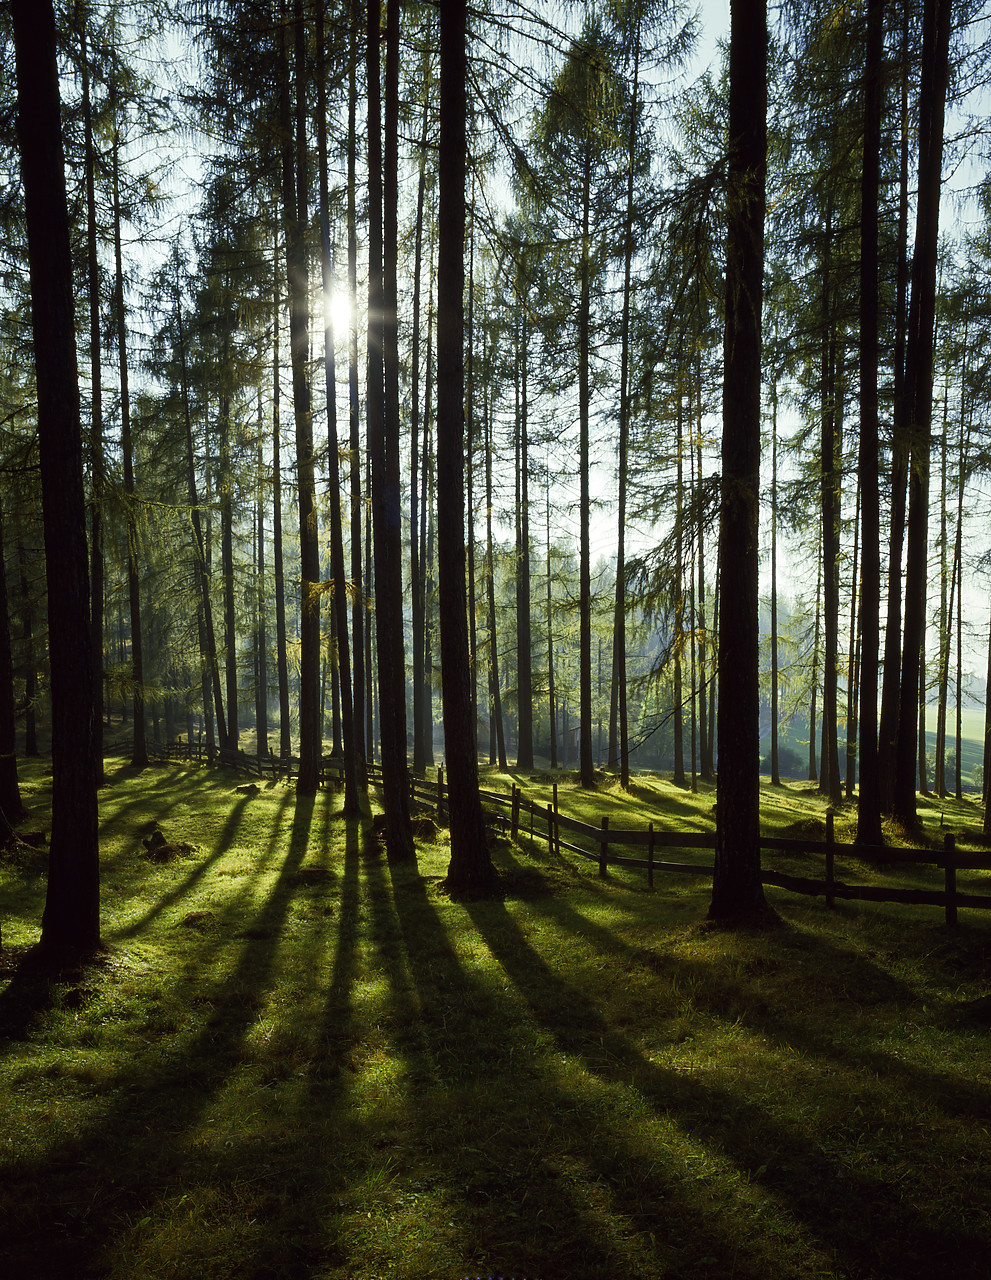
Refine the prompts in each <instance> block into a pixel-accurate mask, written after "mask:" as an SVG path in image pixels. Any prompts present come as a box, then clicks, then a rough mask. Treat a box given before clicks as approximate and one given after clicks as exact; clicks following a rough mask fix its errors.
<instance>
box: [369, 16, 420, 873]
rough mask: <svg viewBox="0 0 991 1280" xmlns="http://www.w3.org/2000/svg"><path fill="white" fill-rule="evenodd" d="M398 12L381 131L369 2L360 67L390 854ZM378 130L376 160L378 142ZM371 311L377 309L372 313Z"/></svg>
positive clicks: (398, 833) (399, 834)
mask: <svg viewBox="0 0 991 1280" xmlns="http://www.w3.org/2000/svg"><path fill="white" fill-rule="evenodd" d="M398 22H399V10H398V7H397V3H396V0H390V3H389V5H388V8H387V12H386V43H387V55H386V77H385V79H386V94H385V131H384V135H383V130H382V112H381V99H380V89H379V76H380V60H379V41H380V37H381V32H380V10H379V5H378V3H377V0H370V3H369V6H368V28H367V71H368V314H369V316H370V317H371V319H370V321H369V325H368V378H367V405H368V450H369V456H370V461H371V469H372V486H371V487H372V520H373V531H374V539H375V650H376V656H377V659H378V669H379V737H380V741H381V750H382V794H383V809H384V811H385V822H386V841H387V847H388V855H389V858H390V859H392V860H398V861H405V860H407V859H412V858H414V857H415V851H414V848H413V837H412V833H411V830H410V818H409V784H408V766H407V758H406V664H405V657H404V649H403V610H402V565H401V550H402V543H401V515H400V512H401V505H400V502H401V499H400V488H399V405H398V376H399V373H398V367H397V365H396V361H397V358H398V356H397V335H396V322H397V321H396V218H397V210H396V202H397V198H398V196H397V181H398V177H397V170H396V166H397V163H398V135H397V130H398V84H399V80H398V77H399V66H398V56H399V30H398ZM383 137H384V144H385V145H384V158H385V163H384V165H383V147H382V141H383ZM375 317H378V319H377V320H376V319H375Z"/></svg>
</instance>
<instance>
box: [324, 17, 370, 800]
mask: <svg viewBox="0 0 991 1280" xmlns="http://www.w3.org/2000/svg"><path fill="white" fill-rule="evenodd" d="M317 86H318V93H317V122H318V123H317V137H318V147H319V156H320V222H321V233H322V234H321V242H322V246H323V255H322V265H323V294H324V299H325V306H326V308H327V311H326V317H325V320H324V369H325V373H326V388H327V457H328V463H329V466H328V473H329V474H328V479H329V489H330V495H329V496H330V561H331V574H332V576H333V582H334V620H335V632H336V639H337V671H338V680H339V686H340V695H339V696H340V719H341V731H342V734H343V738H344V811H345V812H346V813H357V812H358V807H359V802H358V791H359V786H361V787H362V789H363V787H364V785H365V778H364V765H363V762H361V761H359V759H358V754H357V749H356V744H355V735H354V701H353V698H352V692H351V691H352V684H351V646H350V644H349V642H348V625H349V619H348V602H347V574H346V573H345V569H344V531H343V528H342V511H341V462H340V448H339V445H338V439H337V366H336V362H335V353H334V325H333V319H332V317H331V313H330V306H329V300H330V298H331V297H332V295H333V290H334V272H333V263H332V261H331V248H330V194H329V189H328V177H327V91H326V53H325V49H324V28H323V7H322V6H321V7H319V8H318V10H317ZM335 742H336V732H335Z"/></svg>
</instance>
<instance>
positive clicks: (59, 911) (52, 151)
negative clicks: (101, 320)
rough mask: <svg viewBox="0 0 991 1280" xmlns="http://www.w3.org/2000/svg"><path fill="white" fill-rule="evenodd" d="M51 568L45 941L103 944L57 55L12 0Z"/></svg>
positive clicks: (35, 6)
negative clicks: (49, 813) (49, 816)
mask: <svg viewBox="0 0 991 1280" xmlns="http://www.w3.org/2000/svg"><path fill="white" fill-rule="evenodd" d="M11 13H12V16H13V26H14V49H15V56H16V63H17V90H18V104H17V107H18V114H17V131H18V141H19V144H20V153H21V177H22V181H23V186H24V201H25V215H26V222H27V238H28V262H29V267H30V278H31V299H32V307H31V322H32V330H33V336H34V360H35V371H36V382H37V388H38V448H39V456H40V461H41V496H42V512H43V518H44V528H45V556H46V561H47V566H48V623H49V654H50V658H51V693H52V770H53V780H52V827H51V836H50V840H49V850H48V888H47V895H46V899H45V910H44V915H43V917H42V926H41V948H42V950H43V951H46V952H48V953H49V954H50V955H51V956H52V957H53V958H55V957H59V956H61V955H64V954H65V953H80V952H81V953H88V952H92V951H94V950H95V949H96V948H97V947H98V946H99V945H100V870H99V852H98V843H97V839H98V837H97V801H96V767H95V758H94V753H93V714H94V712H93V679H92V676H93V659H92V653H91V651H90V618H89V570H88V561H87V547H86V505H85V496H84V491H83V463H82V427H81V423H80V413H79V378H78V370H77V367H76V348H75V326H74V319H75V317H74V300H73V281H72V260H71V256H70V249H69V214H68V206H67V202H66V195H65V160H64V156H63V151H62V133H61V119H60V107H59V88H58V85H59V81H58V70H57V67H56V60H55V17H54V13H53V11H52V6H51V4H49V3H45V2H44V0H12V3H11Z"/></svg>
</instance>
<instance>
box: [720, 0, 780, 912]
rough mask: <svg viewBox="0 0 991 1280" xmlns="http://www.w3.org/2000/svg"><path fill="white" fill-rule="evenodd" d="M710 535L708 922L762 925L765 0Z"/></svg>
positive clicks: (738, 17) (734, 179) (749, 11)
mask: <svg viewBox="0 0 991 1280" xmlns="http://www.w3.org/2000/svg"><path fill="white" fill-rule="evenodd" d="M729 84H730V89H729V94H730V104H729V156H728V166H727V181H728V191H727V239H726V321H725V326H726V327H725V341H724V351H723V441H722V486H721V509H720V538H719V581H720V598H719V624H720V626H719V704H718V721H717V735H718V744H719V758H718V764H717V768H718V774H717V779H718V781H717V809H716V852H715V860H714V864H713V880H712V900H711V903H710V906H709V918H710V919H711V920H714V921H719V922H721V923H727V924H732V923H741V922H745V921H750V922H753V921H759V920H763V919H766V918H767V917H768V915H769V914H770V909H769V908H768V906H767V902H766V900H765V898H764V890H763V886H762V884H761V875H760V816H759V808H758V799H759V775H758V768H759V717H760V702H759V691H758V671H759V659H760V653H759V639H760V637H759V626H758V597H757V586H758V546H757V529H758V510H759V480H760V475H759V473H760V394H761V303H762V295H763V269H764V210H765V201H766V196H765V174H766V163H767V119H766V117H767V10H766V5H765V0H732V3H731V31H730V66H729Z"/></svg>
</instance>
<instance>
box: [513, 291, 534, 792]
mask: <svg viewBox="0 0 991 1280" xmlns="http://www.w3.org/2000/svg"><path fill="white" fill-rule="evenodd" d="M522 270H524V268H518V270H517V279H518V280H521V285H522V287H521V288H518V289H517V306H518V308H519V341H518V346H517V369H518V376H519V403H518V408H517V420H516V421H517V441H518V446H519V449H518V458H517V463H516V476H517V502H516V510H517V523H516V705H517V722H516V723H517V743H516V767H517V769H527V770H530V769H532V768H533V634H532V632H533V619H532V616H531V610H530V435H529V411H530V404H529V386H528V378H527V374H528V368H529V360H528V353H527V348H528V345H529V339H530V326H529V315H528V307H529V302H530V296H529V287H528V283H527V280H526V276H525V274H524V275H522V279H521V272H522Z"/></svg>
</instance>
